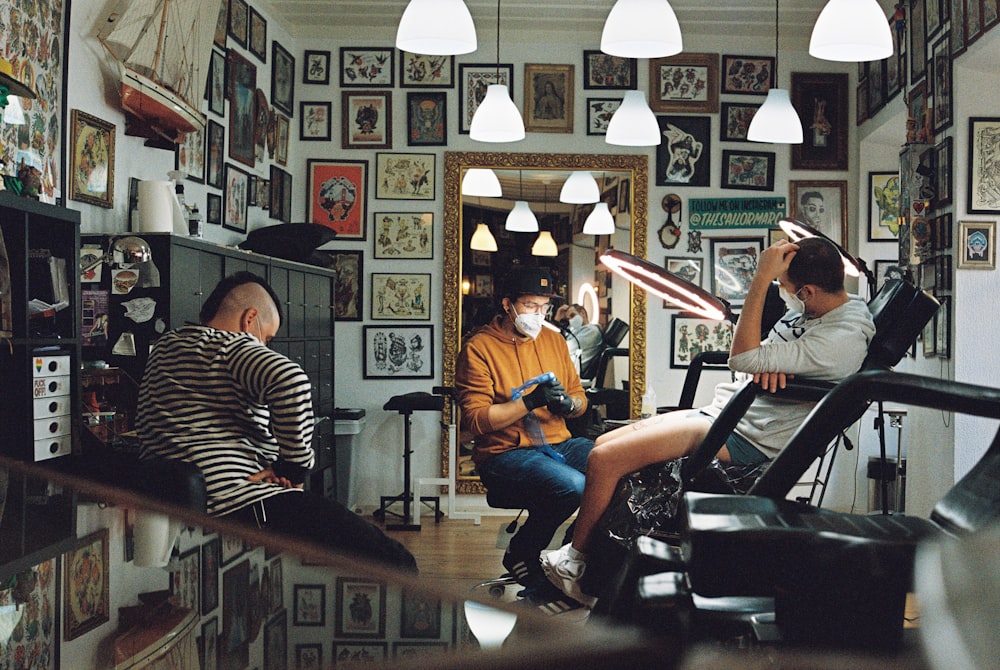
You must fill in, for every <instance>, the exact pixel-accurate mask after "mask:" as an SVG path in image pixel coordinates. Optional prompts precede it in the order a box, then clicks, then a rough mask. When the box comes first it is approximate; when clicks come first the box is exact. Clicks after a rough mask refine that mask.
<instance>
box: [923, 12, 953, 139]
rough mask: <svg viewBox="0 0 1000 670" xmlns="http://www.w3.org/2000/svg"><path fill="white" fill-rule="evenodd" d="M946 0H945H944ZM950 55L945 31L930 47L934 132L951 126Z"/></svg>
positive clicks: (949, 42)
mask: <svg viewBox="0 0 1000 670" xmlns="http://www.w3.org/2000/svg"><path fill="white" fill-rule="evenodd" d="M945 1H946V0H945ZM951 60H952V55H951V37H950V35H948V34H947V33H945V34H944V35H943V36H942V37H941V39H939V40H937V41H936V42H934V45H933V46H932V47H931V64H930V75H929V76H928V82H929V83H930V84H931V86H932V87H933V95H934V110H933V111H934V116H933V118H934V126H933V127H934V133H935V134H937V133H940V132H943V131H944V130H946V129H948V128H950V127H951V121H952V107H953V105H952V97H953V96H952V64H951Z"/></svg>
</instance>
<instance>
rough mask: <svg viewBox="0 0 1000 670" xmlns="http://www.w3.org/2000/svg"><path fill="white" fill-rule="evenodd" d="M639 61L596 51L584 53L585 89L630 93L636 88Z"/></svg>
mask: <svg viewBox="0 0 1000 670" xmlns="http://www.w3.org/2000/svg"><path fill="white" fill-rule="evenodd" d="M637 73H638V61H637V60H636V59H635V58H623V57H622V56H612V55H610V54H606V53H604V52H603V51H600V50H597V49H594V50H589V49H588V50H586V51H584V52H583V88H585V89H594V90H608V91H612V90H614V91H628V90H632V89H634V88H635V87H636V78H637Z"/></svg>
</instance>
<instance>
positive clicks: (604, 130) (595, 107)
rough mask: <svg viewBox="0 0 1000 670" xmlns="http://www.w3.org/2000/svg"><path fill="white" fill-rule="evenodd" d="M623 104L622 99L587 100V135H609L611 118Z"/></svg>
mask: <svg viewBox="0 0 1000 670" xmlns="http://www.w3.org/2000/svg"><path fill="white" fill-rule="evenodd" d="M621 104H622V101H621V98H587V134H588V135H607V134H608V124H609V123H611V117H612V116H614V115H615V112H617V111H618V108H619V107H621Z"/></svg>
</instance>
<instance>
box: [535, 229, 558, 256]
mask: <svg viewBox="0 0 1000 670" xmlns="http://www.w3.org/2000/svg"><path fill="white" fill-rule="evenodd" d="M531 255H532V256H558V255H559V247H558V246H556V241H555V239H554V238H553V237H552V232H551V231H548V230H543V231H541V232H539V233H538V239H536V240H535V243H534V244H533V245H531Z"/></svg>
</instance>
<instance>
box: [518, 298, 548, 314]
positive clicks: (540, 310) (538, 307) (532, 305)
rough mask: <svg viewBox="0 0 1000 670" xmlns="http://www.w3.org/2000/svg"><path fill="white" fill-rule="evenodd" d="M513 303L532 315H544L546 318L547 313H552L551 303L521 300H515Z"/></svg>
mask: <svg viewBox="0 0 1000 670" xmlns="http://www.w3.org/2000/svg"><path fill="white" fill-rule="evenodd" d="M514 302H516V303H517V304H518V305H520V306H521V307H524V308H525V309H526V310H528V312H530V313H532V314H544V315H545V316H548V315H549V312H551V311H552V303H550V302H523V301H521V300H515V301H514Z"/></svg>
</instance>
